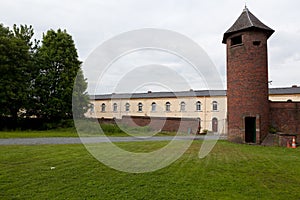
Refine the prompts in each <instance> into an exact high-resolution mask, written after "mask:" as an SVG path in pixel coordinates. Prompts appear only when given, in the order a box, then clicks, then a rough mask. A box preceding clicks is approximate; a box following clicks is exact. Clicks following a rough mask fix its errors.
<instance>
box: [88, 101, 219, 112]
mask: <svg viewBox="0 0 300 200" xmlns="http://www.w3.org/2000/svg"><path fill="white" fill-rule="evenodd" d="M201 105H202V104H201V102H200V101H197V102H196V111H201ZM156 109H157V104H156V103H155V102H153V103H152V104H151V112H155V111H156ZM112 110H113V112H118V104H117V103H114V104H113V106H112ZM129 111H130V104H129V103H126V104H125V112H129ZM137 111H138V112H143V104H142V102H139V103H138V105H137ZM165 111H166V112H171V103H170V102H166V103H165ZM180 111H181V112H184V111H186V103H185V102H184V101H182V102H181V103H180ZM212 111H218V102H217V101H213V102H212ZM91 112H94V108H93V105H92V108H91ZM101 112H106V104H105V103H102V104H101Z"/></svg>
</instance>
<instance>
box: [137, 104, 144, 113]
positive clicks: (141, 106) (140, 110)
mask: <svg viewBox="0 0 300 200" xmlns="http://www.w3.org/2000/svg"><path fill="white" fill-rule="evenodd" d="M138 111H139V112H143V104H142V103H141V102H140V103H139V104H138Z"/></svg>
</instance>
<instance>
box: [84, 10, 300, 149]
mask: <svg viewBox="0 0 300 200" xmlns="http://www.w3.org/2000/svg"><path fill="white" fill-rule="evenodd" d="M273 33H274V30H273V29H271V28H269V27H268V26H266V25H265V24H263V23H262V22H261V21H260V20H259V19H258V18H256V17H255V16H254V15H253V14H252V13H251V12H250V11H249V10H248V8H246V7H245V9H244V10H243V12H242V14H241V15H240V17H239V18H238V19H237V20H236V22H235V23H234V24H233V25H232V26H231V27H230V28H229V29H228V31H226V32H225V33H224V36H223V40H222V42H223V43H224V44H226V49H227V91H224V90H218V91H208V90H200V91H185V92H174V93H172V92H148V93H136V94H108V95H96V96H94V97H92V99H91V101H92V104H93V106H94V107H93V108H92V109H91V110H90V111H89V112H88V113H86V116H87V117H93V118H100V119H115V120H118V121H121V122H122V123H125V124H128V125H131V126H134V125H141V126H145V125H148V126H150V127H152V128H155V129H161V130H168V131H176V130H177V129H178V128H179V130H180V131H185V132H191V133H197V132H202V131H203V130H208V131H212V132H215V133H218V134H223V135H227V136H228V139H229V140H230V141H234V142H239V143H256V144H260V143H261V142H262V141H263V140H264V139H265V138H266V137H267V135H268V134H269V129H270V127H272V128H273V129H276V130H277V131H282V132H284V133H288V134H294V135H298V136H299V135H300V87H297V86H293V87H290V88H271V89H269V88H268V50H267V40H268V38H269V37H270V36H271V35H272V34H273ZM299 139H300V137H298V141H299Z"/></svg>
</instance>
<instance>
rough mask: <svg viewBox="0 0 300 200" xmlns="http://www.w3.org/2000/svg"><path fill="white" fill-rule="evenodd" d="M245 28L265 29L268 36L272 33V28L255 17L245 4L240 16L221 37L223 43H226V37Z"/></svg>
mask: <svg viewBox="0 0 300 200" xmlns="http://www.w3.org/2000/svg"><path fill="white" fill-rule="evenodd" d="M246 29H248V30H249V29H256V30H257V29H260V30H262V31H265V32H266V33H267V35H268V37H270V36H271V35H272V34H273V33H274V30H273V29H271V28H270V27H268V26H266V25H265V24H263V23H262V22H261V21H260V20H259V19H258V18H257V17H255V16H254V15H253V14H252V13H251V12H250V11H249V10H248V8H247V7H246V6H245V9H244V10H243V12H242V14H241V15H240V17H239V18H238V19H237V20H236V22H235V23H234V24H233V25H232V26H231V27H230V28H229V29H228V30H227V31H226V32H225V33H224V37H223V41H222V42H223V43H224V44H225V43H226V39H227V38H228V37H229V36H230V35H232V34H234V33H237V32H239V31H243V30H246Z"/></svg>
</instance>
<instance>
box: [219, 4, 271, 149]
mask: <svg viewBox="0 0 300 200" xmlns="http://www.w3.org/2000/svg"><path fill="white" fill-rule="evenodd" d="M273 33H274V30H272V29H271V28H269V27H268V26H266V25H264V24H263V23H262V22H261V21H260V20H259V19H257V18H256V17H255V16H254V15H253V14H252V13H251V12H250V11H249V10H248V8H247V7H245V9H244V10H243V12H242V14H241V15H240V17H239V18H238V19H237V21H236V22H235V23H234V24H233V25H232V27H231V28H229V29H228V31H226V33H224V37H223V43H224V44H226V46H227V112H228V113H227V114H228V118H227V119H228V139H229V140H230V141H233V142H238V143H257V144H260V143H261V142H262V140H263V139H264V138H265V137H266V135H267V134H268V131H269V100H268V93H269V92H268V51H267V40H268V38H269V37H270V36H271V35H272V34H273Z"/></svg>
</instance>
